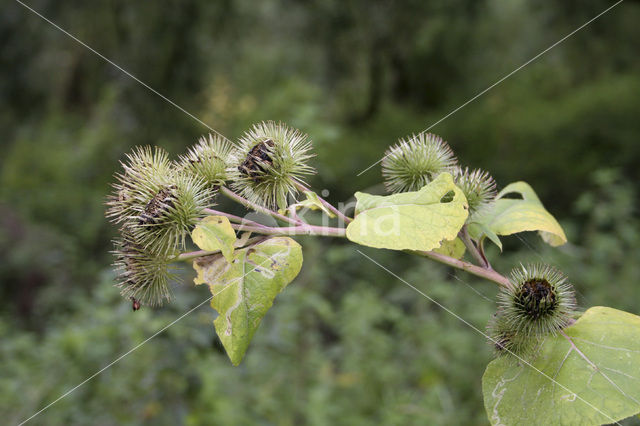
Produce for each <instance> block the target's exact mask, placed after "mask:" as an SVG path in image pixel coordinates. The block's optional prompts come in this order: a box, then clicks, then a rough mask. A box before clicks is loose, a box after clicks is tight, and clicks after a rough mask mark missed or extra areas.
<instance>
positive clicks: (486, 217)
mask: <svg viewBox="0 0 640 426" xmlns="http://www.w3.org/2000/svg"><path fill="white" fill-rule="evenodd" d="M513 193H516V194H520V196H521V197H522V199H513V198H504V196H505V195H507V194H513ZM473 223H474V225H476V226H475V227H470V228H471V230H472V231H471V236H472V237H473V238H475V239H481V238H482V237H484V236H487V237H489V239H491V241H494V238H493V237H492V236H490V234H487V233H486V229H488V230H490V231H492V232H493V233H494V235H511V234H517V233H519V232H524V231H539V233H540V236H541V237H542V239H543V240H544V241H545V242H546V243H547V244H549V245H552V246H554V247H556V246H560V245H562V244H564V243H566V242H567V237H566V236H565V234H564V231H563V230H562V227H561V226H560V224H559V223H558V221H557V220H556V219H555V218H554V217H553V216H552V215H551V214H550V213H549V212H548V211H547V210H546V209H545V208H544V206H543V205H542V202H540V199H539V198H538V196H537V195H536V193H535V192H534V191H533V189H532V188H531V186H529V184H527V183H526V182H515V183H512V184H509V185H507V186H506V187H505V188H504V189H503V190H502V191H500V193H498V196H497V198H496V202H495V203H494V205H493V208H492V209H491V210H490V211H488V212H487V213H484V214H482V215H479V216H478V217H477V218H474V219H473ZM485 227H486V228H485ZM496 238H497V237H496ZM495 242H496V241H494V243H495ZM496 244H497V243H496Z"/></svg>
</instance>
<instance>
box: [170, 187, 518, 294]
mask: <svg viewBox="0 0 640 426" xmlns="http://www.w3.org/2000/svg"><path fill="white" fill-rule="evenodd" d="M297 185H298V189H299V190H301V191H310V189H309V188H307V187H306V186H305V185H303V184H302V183H300V182H298V183H297ZM220 192H222V193H223V194H224V195H226V196H227V197H229V198H230V199H232V200H233V201H235V202H237V203H240V204H242V205H243V206H245V207H247V208H249V209H252V210H255V211H257V212H260V213H263V214H266V215H269V216H271V217H274V218H276V219H279V220H281V221H283V222H286V223H289V224H291V225H293V226H288V227H270V226H265V225H262V224H260V223H257V222H254V221H251V220H247V219H243V218H241V217H239V216H235V215H232V214H229V213H224V212H221V211H217V210H213V209H205V213H208V214H215V215H221V216H225V217H227V218H229V220H230V221H231V222H234V223H232V225H231V226H232V227H233V229H235V230H238V231H245V232H246V231H248V232H253V233H256V234H262V235H288V236H292V235H315V236H322V237H339V238H345V237H346V228H342V227H330V226H316V225H310V224H308V223H305V222H304V221H303V220H302V219H300V218H299V217H296V216H294V217H287V216H284V215H282V214H280V213H278V212H275V211H272V210H270V209H268V208H265V207H262V206H260V205H257V204H255V203H252V202H250V201H249V200H247V199H245V198H244V197H242V196H240V195H238V194H236V193H235V192H233V191H231V190H230V189H228V188H226V187H221V188H220ZM318 199H319V200H320V202H322V204H323V205H324V206H325V207H326V208H327V209H329V210H330V211H331V212H333V213H334V214H335V215H336V216H337V217H338V218H339V219H341V220H342V221H343V223H345V224H348V223H349V222H351V221H352V220H353V219H351V218H349V217H347V216H345V215H344V214H343V213H342V212H340V211H339V210H338V209H337V208H336V207H334V206H333V205H331V204H330V203H329V202H327V201H325V200H324V199H322V198H320V197H318ZM458 235H459V237H460V239H461V240H462V242H463V243H464V245H465V247H466V248H467V250H468V251H469V253H470V254H471V256H472V257H473V258H474V259H475V260H476V262H478V264H479V265H474V264H472V263H469V262H465V261H464V260H460V259H456V258H453V257H450V256H446V255H444V254H440V253H435V252H433V251H419V250H405V252H407V253H411V254H414V255H418V256H422V257H427V258H429V259H431V260H435V261H436V262H440V263H442V264H445V265H448V266H451V267H454V268H457V269H461V270H463V271H466V272H469V273H470V274H473V275H475V276H477V277H480V278H484V279H486V280H488V281H492V282H494V283H496V284H498V285H499V286H503V287H507V286H509V279H508V278H506V277H505V276H503V275H501V274H499V273H498V272H496V271H494V270H493V268H491V265H489V262H488V261H487V259H486V257H485V256H484V255H483V254H482V253H481V252H480V251H479V250H478V247H477V246H476V245H475V243H474V242H473V240H472V239H471V237H470V236H469V232H468V230H467V227H466V225H465V226H464V227H463V228H462V229H461V230H460V233H459V234H458ZM262 239H263V237H254V238H251V239H249V240H248V241H247V243H246V244H245V245H244V246H245V247H246V246H248V245H250V244H254V243H255V242H257V241H260V240H262ZM214 253H217V252H207V251H203V250H200V251H194V252H189V253H182V254H180V255H179V256H177V257H176V261H188V260H192V259H195V258H197V257H201V256H208V255H210V254H214Z"/></svg>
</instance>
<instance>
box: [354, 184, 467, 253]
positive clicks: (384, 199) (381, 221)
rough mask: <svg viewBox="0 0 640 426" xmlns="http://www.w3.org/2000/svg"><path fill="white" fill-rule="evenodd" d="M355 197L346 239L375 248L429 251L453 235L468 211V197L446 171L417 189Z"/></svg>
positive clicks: (360, 194)
mask: <svg viewBox="0 0 640 426" xmlns="http://www.w3.org/2000/svg"><path fill="white" fill-rule="evenodd" d="M355 196H356V200H357V204H356V217H355V219H354V220H353V222H351V223H349V225H348V226H347V238H348V239H350V240H351V241H353V242H355V243H358V244H362V245H365V246H370V247H376V248H387V249H392V250H432V249H434V248H437V247H440V242H441V241H443V240H453V239H454V238H456V237H457V235H458V232H459V231H460V229H461V228H462V226H463V225H464V222H465V220H466V219H467V216H468V214H469V213H468V205H467V199H466V198H465V196H464V194H463V193H462V191H461V190H460V189H459V188H458V187H456V186H455V184H454V183H453V179H452V177H451V175H450V174H448V173H442V174H440V175H439V176H438V177H437V178H436V179H435V180H433V181H432V182H431V183H429V184H427V185H426V186H424V187H423V188H422V189H420V190H419V191H416V192H403V193H400V194H393V195H388V196H379V195H370V194H365V193H362V192H358V193H356V195H355Z"/></svg>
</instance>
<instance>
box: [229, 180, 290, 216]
mask: <svg viewBox="0 0 640 426" xmlns="http://www.w3.org/2000/svg"><path fill="white" fill-rule="evenodd" d="M220 192H222V193H223V194H224V195H225V196H227V197H228V198H230V199H232V200H233V201H235V202H236V203H240V204H242V205H243V206H245V207H247V208H248V209H251V210H255V211H257V212H258V213H263V214H266V215H269V216H271V217H274V218H276V219H280V220H281V221H283V222H287V223H290V224H292V225H299V224H301V223H302V221H301V220H299V219H298V220H296V219H293V218H290V217H287V216H284V215H281V214H280V213H278V212H274V211H273V210H269V209H268V208H266V207H262V206H260V205H258V204H255V203H252V202H251V201H249V200H247V199H246V198H244V197H241V196H240V195H238V194H236V193H235V192H233V191H232V190H230V189H229V188H227V187H225V186H221V187H220Z"/></svg>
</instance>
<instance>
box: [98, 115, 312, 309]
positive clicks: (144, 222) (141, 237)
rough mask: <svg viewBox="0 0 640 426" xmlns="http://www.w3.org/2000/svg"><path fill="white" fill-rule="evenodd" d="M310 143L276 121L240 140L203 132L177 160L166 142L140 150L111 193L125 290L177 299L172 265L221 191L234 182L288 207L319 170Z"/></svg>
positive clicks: (255, 198) (148, 298) (155, 299)
mask: <svg viewBox="0 0 640 426" xmlns="http://www.w3.org/2000/svg"><path fill="white" fill-rule="evenodd" d="M310 150H311V143H310V141H308V140H307V136H306V135H305V134H303V133H301V132H299V131H297V130H293V129H290V128H288V127H287V126H286V125H284V124H282V123H275V122H272V121H269V122H263V123H260V124H257V125H255V126H253V128H252V129H250V130H249V131H247V132H246V133H245V134H244V135H243V136H242V137H241V138H240V139H239V141H238V143H236V144H232V143H231V142H229V141H228V140H227V139H225V138H223V137H222V136H219V135H209V136H208V137H202V138H201V139H200V140H199V141H198V143H197V144H196V145H194V146H192V147H191V148H189V150H188V151H187V153H186V154H184V155H182V156H180V157H179V158H178V159H177V160H176V161H171V160H170V159H169V155H168V154H167V153H166V152H165V151H164V150H162V149H161V148H154V149H152V148H149V147H144V148H136V149H134V150H133V152H132V153H130V154H128V155H127V156H126V159H125V160H124V161H123V162H122V163H121V165H122V171H121V172H119V173H117V174H116V183H115V184H114V185H113V192H112V194H111V195H110V196H109V198H108V200H107V213H106V214H107V217H109V218H110V219H111V221H112V222H114V223H115V224H117V225H118V226H119V229H120V238H119V239H118V240H116V241H115V246H116V249H115V251H114V253H115V256H116V262H115V265H116V268H117V270H118V272H119V277H120V280H119V284H118V285H119V286H120V287H121V289H122V295H123V296H125V297H131V298H133V299H134V300H138V301H140V302H142V303H145V304H150V305H156V304H161V303H162V302H163V301H164V300H166V299H169V297H170V291H169V282H170V280H171V277H172V275H171V273H170V265H171V263H172V261H173V260H174V259H175V258H176V256H177V255H178V254H179V253H181V252H183V251H184V250H185V249H186V248H187V247H186V246H187V245H188V244H189V243H188V240H187V238H186V237H187V235H188V234H189V233H190V232H191V230H192V229H193V227H194V226H195V225H196V224H197V223H198V221H199V220H200V219H201V218H202V217H203V216H205V215H206V209H207V208H210V207H212V206H213V203H214V197H215V196H216V194H217V192H218V190H219V189H220V188H221V187H222V186H225V185H229V186H230V187H231V188H232V189H233V190H235V191H237V193H238V194H239V195H241V196H242V197H244V198H245V199H247V200H248V201H249V202H251V203H253V204H256V205H260V206H263V207H266V208H270V209H276V208H279V209H284V208H286V207H287V205H288V203H289V202H290V200H292V199H294V198H295V196H296V194H297V193H298V190H299V188H300V187H301V185H302V184H304V182H303V181H302V179H303V177H304V175H306V174H309V173H312V172H313V169H312V168H311V167H310V166H309V165H308V164H307V160H309V158H311V157H312V155H311V153H310Z"/></svg>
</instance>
